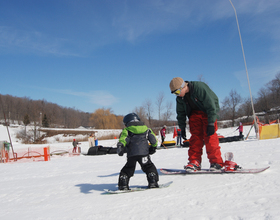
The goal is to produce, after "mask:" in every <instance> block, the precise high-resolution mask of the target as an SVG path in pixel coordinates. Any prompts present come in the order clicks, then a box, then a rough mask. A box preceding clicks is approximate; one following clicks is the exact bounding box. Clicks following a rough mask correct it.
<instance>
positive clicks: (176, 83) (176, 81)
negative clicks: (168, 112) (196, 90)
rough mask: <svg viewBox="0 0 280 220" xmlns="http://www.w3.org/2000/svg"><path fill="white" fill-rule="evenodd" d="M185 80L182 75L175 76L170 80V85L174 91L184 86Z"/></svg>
mask: <svg viewBox="0 0 280 220" xmlns="http://www.w3.org/2000/svg"><path fill="white" fill-rule="evenodd" d="M184 85H185V81H184V80H183V79H182V78H181V77H175V78H173V79H172V80H171V81H170V84H169V87H170V90H171V92H174V91H175V90H177V89H179V88H181V87H184Z"/></svg>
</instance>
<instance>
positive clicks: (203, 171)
mask: <svg viewBox="0 0 280 220" xmlns="http://www.w3.org/2000/svg"><path fill="white" fill-rule="evenodd" d="M268 168H269V166H268V167H264V168H254V169H243V168H242V169H237V170H234V171H225V170H218V171H210V170H209V169H201V170H198V171H196V172H188V171H186V170H184V169H164V168H162V169H160V172H161V173H163V174H165V175H195V174H236V173H239V174H246V173H247V174H248V173H252V174H254V173H261V172H263V171H265V170H267V169H268Z"/></svg>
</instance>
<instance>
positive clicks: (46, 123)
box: [42, 114, 49, 128]
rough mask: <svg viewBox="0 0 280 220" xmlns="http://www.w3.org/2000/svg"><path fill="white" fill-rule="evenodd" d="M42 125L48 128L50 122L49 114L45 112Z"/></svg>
mask: <svg viewBox="0 0 280 220" xmlns="http://www.w3.org/2000/svg"><path fill="white" fill-rule="evenodd" d="M42 126H43V127H44V128H48V127H49V122H48V119H47V115H46V114H44V117H43V120H42Z"/></svg>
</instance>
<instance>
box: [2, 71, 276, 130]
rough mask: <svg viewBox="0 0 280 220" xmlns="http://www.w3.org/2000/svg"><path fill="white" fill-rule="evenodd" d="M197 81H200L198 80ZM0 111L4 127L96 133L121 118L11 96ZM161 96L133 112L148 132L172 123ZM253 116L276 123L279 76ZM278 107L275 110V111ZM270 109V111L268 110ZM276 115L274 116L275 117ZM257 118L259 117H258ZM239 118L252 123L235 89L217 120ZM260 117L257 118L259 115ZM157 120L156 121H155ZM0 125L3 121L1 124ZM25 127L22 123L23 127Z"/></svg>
mask: <svg viewBox="0 0 280 220" xmlns="http://www.w3.org/2000/svg"><path fill="white" fill-rule="evenodd" d="M200 81H202V78H201V76H200ZM0 97H1V108H2V110H3V111H0V119H4V113H5V114H6V119H7V121H8V123H19V122H21V123H24V120H25V122H26V121H27V122H28V123H31V124H34V125H35V126H36V125H38V126H44V127H47V126H50V127H64V128H77V127H79V126H84V127H94V128H97V129H119V128H123V127H124V125H123V123H122V119H123V115H115V114H114V112H113V110H112V109H111V108H108V109H105V108H99V109H97V110H95V111H94V112H93V113H89V112H83V111H80V110H77V109H75V108H66V107H62V106H59V105H57V104H54V103H50V102H47V101H46V100H31V99H30V98H27V97H24V98H19V97H13V96H11V95H0ZM165 100H166V99H165V97H164V93H163V92H160V93H159V94H158V96H157V97H156V100H155V101H153V100H151V99H146V100H145V101H144V102H143V103H142V105H141V106H137V107H135V109H134V110H133V112H135V113H137V114H138V115H139V117H140V118H141V120H142V121H143V122H144V123H145V124H146V125H147V126H149V127H151V128H159V127H162V126H163V125H167V126H172V125H174V123H176V121H172V120H171V118H172V116H173V115H174V114H176V112H175V108H174V106H173V105H174V104H175V97H174V102H172V101H171V102H166V101H165ZM253 103H254V109H255V112H258V113H260V112H262V113H263V114H264V115H265V116H264V117H263V119H264V120H265V122H268V121H269V120H274V119H277V118H278V119H279V115H280V109H279V107H280V72H279V73H278V74H276V76H275V78H274V79H272V80H271V81H269V82H268V83H267V84H265V86H264V87H262V88H260V90H259V92H258V96H257V97H254V98H253ZM277 107H278V109H277ZM273 108H274V111H272V109H273ZM275 113H276V114H275ZM259 115H260V114H259ZM241 116H245V118H243V119H242V121H243V122H250V121H252V118H251V116H252V105H251V99H250V98H249V97H248V98H242V97H241V95H240V94H239V93H238V92H236V90H235V89H232V90H231V91H230V94H229V95H228V96H227V97H225V98H224V100H222V101H221V110H220V112H219V117H220V119H219V120H230V121H231V126H234V125H235V120H236V119H237V118H239V117H241ZM260 116H261V115H260ZM155 118H157V119H155ZM2 122H3V120H2ZM24 124H25V125H26V123H24Z"/></svg>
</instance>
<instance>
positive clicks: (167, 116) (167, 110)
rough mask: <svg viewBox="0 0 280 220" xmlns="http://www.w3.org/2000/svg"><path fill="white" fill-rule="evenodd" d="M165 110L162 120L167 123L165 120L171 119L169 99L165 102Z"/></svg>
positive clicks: (171, 103) (171, 107)
mask: <svg viewBox="0 0 280 220" xmlns="http://www.w3.org/2000/svg"><path fill="white" fill-rule="evenodd" d="M165 109H166V110H165V112H164V114H163V117H162V120H163V121H164V122H165V124H167V122H168V121H169V120H170V119H171V116H172V115H173V112H174V111H173V102H172V101H169V102H167V103H166V106H165Z"/></svg>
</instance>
